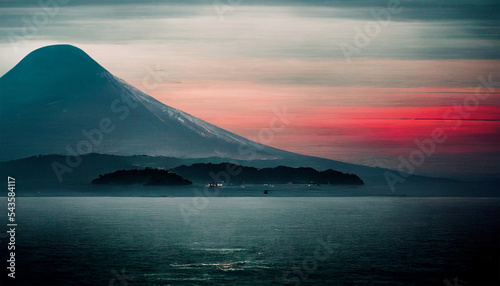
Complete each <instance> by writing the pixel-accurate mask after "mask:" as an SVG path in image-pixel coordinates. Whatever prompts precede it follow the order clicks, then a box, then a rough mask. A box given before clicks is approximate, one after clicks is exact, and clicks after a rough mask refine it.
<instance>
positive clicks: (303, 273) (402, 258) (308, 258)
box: [0, 197, 500, 286]
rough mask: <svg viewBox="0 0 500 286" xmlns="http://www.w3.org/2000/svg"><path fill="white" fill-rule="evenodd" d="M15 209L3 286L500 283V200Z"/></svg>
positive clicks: (211, 201) (267, 200) (72, 202)
mask: <svg viewBox="0 0 500 286" xmlns="http://www.w3.org/2000/svg"><path fill="white" fill-rule="evenodd" d="M2 201H6V199H5V200H2ZM5 205H6V203H5ZM5 208H6V207H5ZM16 212H17V222H18V227H17V229H16V247H17V248H16V262H17V263H16V277H17V278H16V279H15V281H16V283H15V284H12V283H9V282H12V281H9V280H7V279H6V273H5V272H3V274H2V279H1V280H0V281H1V282H2V283H1V285H117V286H118V285H446V286H449V285H453V286H455V285H498V283H499V265H500V264H499V260H498V259H499V251H500V250H499V246H500V225H499V222H500V216H499V215H500V199H498V198H410V197H401V198H399V197H352V198H351V197H279V198H277V197H254V198H245V197H239V198H234V197H233V198H230V197H225V198H224V197H210V198H192V197H174V198H142V197H133V198H127V197H119V198H118V197H37V198H35V197H22V198H18V201H17V209H16ZM5 213H6V212H4V211H2V212H0V219H1V221H2V224H1V225H0V227H1V228H2V233H5V227H6V223H3V222H6V221H7V218H6V214H5ZM0 239H2V242H1V243H0V245H1V246H2V249H1V254H2V269H3V271H5V260H6V253H7V251H6V247H5V246H6V238H5V235H4V236H0ZM466 283H468V284H466Z"/></svg>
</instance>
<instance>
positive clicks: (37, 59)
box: [4, 45, 105, 80]
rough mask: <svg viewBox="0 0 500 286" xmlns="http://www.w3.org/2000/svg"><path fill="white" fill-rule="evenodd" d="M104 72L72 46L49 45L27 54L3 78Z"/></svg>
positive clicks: (43, 77) (87, 56) (84, 74)
mask: <svg viewBox="0 0 500 286" xmlns="http://www.w3.org/2000/svg"><path fill="white" fill-rule="evenodd" d="M103 71H105V69H104V68H103V67H101V66H100V65H99V64H98V63H97V62H96V61H94V60H93V59H92V58H91V57H90V56H89V55H87V54H86V53H85V52H84V51H82V50H81V49H79V48H77V47H75V46H72V45H51V46H46V47H42V48H39V49H37V50H34V51H33V52H31V53H29V54H28V55H27V56H26V57H24V59H23V60H22V61H20V62H19V63H18V64H17V65H16V66H15V67H14V68H13V69H12V70H10V71H9V72H8V73H7V74H5V75H4V77H11V79H14V80H15V78H16V77H17V78H18V77H24V76H26V75H31V76H33V77H37V78H38V79H44V80H50V78H52V77H56V76H57V77H59V76H61V75H63V76H64V77H68V76H72V75H79V76H82V75H83V76H89V75H96V74H98V73H101V72H103Z"/></svg>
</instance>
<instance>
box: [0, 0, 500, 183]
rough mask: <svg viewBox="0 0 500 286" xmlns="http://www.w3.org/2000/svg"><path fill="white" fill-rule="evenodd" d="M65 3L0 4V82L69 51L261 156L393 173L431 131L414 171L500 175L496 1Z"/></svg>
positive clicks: (498, 12)
mask: <svg viewBox="0 0 500 286" xmlns="http://www.w3.org/2000/svg"><path fill="white" fill-rule="evenodd" d="M66 2H68V1H67V0H65V1H62V0H60V1H59V2H58V1H56V0H53V1H41V2H40V3H48V4H39V1H24V0H22V1H2V2H0V76H1V75H3V74H4V73H6V72H7V71H8V70H10V69H11V68H12V67H13V66H14V65H15V64H16V63H17V62H19V61H20V60H21V59H22V58H23V57H24V56H26V55H27V54H28V53H29V52H31V51H33V50H34V49H37V48H39V47H42V46H45V45H50V44H57V43H67V44H72V45H75V46H77V47H79V48H81V49H83V50H84V51H85V52H87V53H88V54H89V55H90V56H91V57H92V58H94V59H95V60H96V61H97V62H98V63H100V64H101V65H102V66H103V67H104V68H106V69H107V70H108V71H110V72H111V73H113V74H114V75H116V76H118V77H120V78H122V79H124V80H126V81H127V82H129V83H130V84H132V85H134V86H136V87H137V88H139V89H141V90H142V91H144V92H146V93H148V94H149V95H151V96H153V97H155V98H157V99H158V100H160V101H161V102H163V103H165V104H167V105H169V106H172V107H175V108H178V109H181V110H183V111H185V112H188V113H190V114H192V115H194V116H197V117H199V118H201V119H204V120H206V121H208V122H210V123H213V124H215V125H218V126H220V127H222V128H224V129H227V130H229V131H232V132H235V133H237V134H239V135H242V136H244V137H247V138H251V139H253V140H256V141H259V142H261V143H264V144H266V145H270V146H273V147H278V148H281V149H285V150H288V151H292V152H297V153H301V154H307V155H313V156H318V157H324V158H329V159H335V160H340V161H345V162H351V163H357V164H364V165H369V166H379V167H389V168H396V167H397V166H398V164H399V159H398V158H399V157H400V156H403V157H406V158H408V156H409V155H410V154H411V152H412V151H414V150H416V148H417V145H416V143H415V140H420V141H421V140H425V139H429V138H431V136H432V135H431V134H432V132H433V131H435V130H436V129H437V128H441V129H442V130H443V132H444V133H445V135H446V140H445V141H444V142H442V143H439V144H437V146H436V149H435V152H433V153H432V154H429V156H428V157H426V159H425V162H424V163H423V164H422V165H421V166H418V167H417V169H416V172H417V173H420V174H433V175H447V176H448V175H450V176H451V175H452V176H457V175H458V176H462V177H467V176H469V177H474V176H475V174H476V175H477V174H479V173H491V174H493V173H497V174H498V173H500V144H499V143H500V2H499V1H497V0H492V1H460V0H450V1H432V0H428V1H427V0H426V1H379V0H373V1H368V0H365V1H361V0H360V1H356V0H352V1H341V0H332V1H250V0H240V1H238V0H230V1H228V0H216V1H140V2H141V4H135V3H134V2H133V1H109V0H103V1H77V0H72V1H69V2H68V3H66ZM138 2H139V1H138ZM58 3H61V4H58ZM269 3H272V4H269ZM40 5H41V6H40ZM45 5H47V6H45ZM388 7H389V8H388ZM367 33H369V35H367ZM370 33H371V34H370ZM366 39H368V40H366ZM346 47H347V50H346ZM346 51H347V53H346ZM349 51H350V54H349ZM346 55H349V58H346ZM488 82H493V86H489V87H484V85H485V83H488ZM495 83H496V84H495ZM478 86H480V87H481V88H477V87H478ZM276 110H279V111H280V112H281V113H283V112H284V114H282V115H281V116H284V118H285V119H286V120H285V122H286V123H287V124H286V125H285V126H283V127H284V128H281V129H279V130H275V131H274V132H273V133H272V136H271V137H269V136H265V137H263V136H259V134H261V135H262V134H267V135H269V132H265V131H263V130H270V128H271V126H272V124H274V123H276V120H275V117H276V116H277V115H276ZM280 122H283V121H280ZM276 124H278V123H276ZM278 125H279V124H278Z"/></svg>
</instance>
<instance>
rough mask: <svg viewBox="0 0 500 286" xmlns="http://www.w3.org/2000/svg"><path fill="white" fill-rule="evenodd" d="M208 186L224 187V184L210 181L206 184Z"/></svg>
mask: <svg viewBox="0 0 500 286" xmlns="http://www.w3.org/2000/svg"><path fill="white" fill-rule="evenodd" d="M205 187H207V188H216V187H222V184H218V183H217V182H210V183H208V184H206V185H205Z"/></svg>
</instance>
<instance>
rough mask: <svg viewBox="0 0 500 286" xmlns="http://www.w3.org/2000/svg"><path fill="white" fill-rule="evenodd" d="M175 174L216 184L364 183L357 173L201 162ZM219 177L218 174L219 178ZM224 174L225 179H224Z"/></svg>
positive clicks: (182, 167) (180, 167)
mask: <svg viewBox="0 0 500 286" xmlns="http://www.w3.org/2000/svg"><path fill="white" fill-rule="evenodd" d="M171 171H172V172H175V173H176V174H179V175H181V176H183V177H185V178H188V179H190V180H192V181H197V182H211V181H217V182H222V180H225V181H226V182H224V183H231V184H235V185H240V184H288V183H292V184H332V185H335V184H341V185H364V182H363V180H361V178H360V177H358V176H357V175H354V174H347V173H342V172H339V171H335V170H332V169H328V170H325V171H317V170H315V169H313V168H309V167H308V168H304V167H301V168H292V167H285V166H278V167H275V168H262V169H257V168H254V167H246V166H241V165H236V164H232V163H220V164H212V163H198V164H193V165H191V166H186V165H182V166H179V167H176V168H173V169H171ZM217 174H219V175H217ZM222 174H225V176H222Z"/></svg>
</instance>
